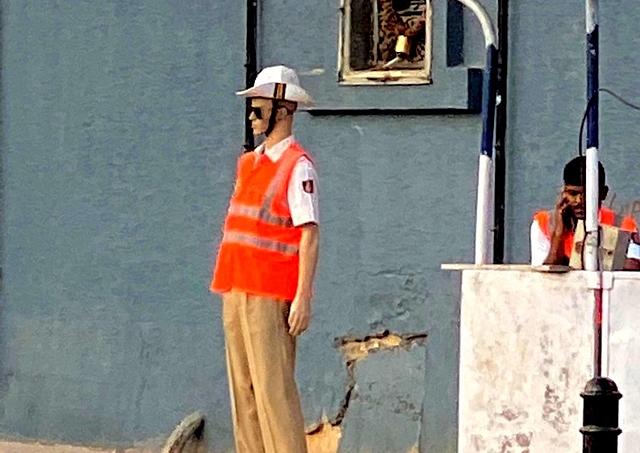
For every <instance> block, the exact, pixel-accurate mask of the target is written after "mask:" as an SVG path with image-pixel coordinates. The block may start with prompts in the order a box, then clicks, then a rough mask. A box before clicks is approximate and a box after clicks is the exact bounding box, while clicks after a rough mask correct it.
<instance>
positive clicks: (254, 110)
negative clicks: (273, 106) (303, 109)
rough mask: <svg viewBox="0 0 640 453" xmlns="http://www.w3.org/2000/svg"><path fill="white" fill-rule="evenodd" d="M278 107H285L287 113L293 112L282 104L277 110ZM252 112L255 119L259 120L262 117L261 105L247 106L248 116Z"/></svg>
mask: <svg viewBox="0 0 640 453" xmlns="http://www.w3.org/2000/svg"><path fill="white" fill-rule="evenodd" d="M280 109H285V110H286V111H287V113H288V114H289V115H291V114H293V112H292V111H291V110H289V109H288V108H286V107H284V106H280V107H278V110H280ZM252 113H253V114H254V115H255V116H256V119H259V120H261V119H263V118H262V108H261V107H254V106H250V107H249V116H251V114H252Z"/></svg>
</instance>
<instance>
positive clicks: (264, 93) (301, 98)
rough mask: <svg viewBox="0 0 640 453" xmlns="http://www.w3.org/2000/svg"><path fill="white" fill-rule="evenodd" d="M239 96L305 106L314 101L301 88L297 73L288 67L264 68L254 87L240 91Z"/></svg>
mask: <svg viewBox="0 0 640 453" xmlns="http://www.w3.org/2000/svg"><path fill="white" fill-rule="evenodd" d="M236 94H237V95H238V96H244V97H247V98H267V99H282V100H285V101H290V102H297V103H299V104H303V105H312V104H313V100H312V99H311V96H309V93H307V92H306V91H305V90H304V89H303V88H302V87H301V86H300V80H299V79H298V75H297V74H296V72H295V71H294V70H293V69H291V68H287V67H286V66H270V67H268V68H264V69H263V70H262V71H260V73H259V74H258V76H257V77H256V81H255V83H254V84H253V87H251V88H249V89H247V90H244V91H238V92H237V93H236Z"/></svg>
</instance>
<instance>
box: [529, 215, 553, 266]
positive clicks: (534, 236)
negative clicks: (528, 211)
mask: <svg viewBox="0 0 640 453" xmlns="http://www.w3.org/2000/svg"><path fill="white" fill-rule="evenodd" d="M550 249H551V241H550V240H549V239H547V237H546V236H545V235H544V233H543V232H542V230H541V229H540V225H538V222H537V221H536V220H534V221H533V223H531V265H532V266H541V265H542V264H543V263H544V260H545V259H546V258H547V255H549V250H550Z"/></svg>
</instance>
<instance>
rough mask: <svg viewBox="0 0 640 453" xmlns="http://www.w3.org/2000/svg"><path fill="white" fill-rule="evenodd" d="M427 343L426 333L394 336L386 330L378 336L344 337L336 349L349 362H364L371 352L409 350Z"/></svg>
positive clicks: (337, 342) (337, 343)
mask: <svg viewBox="0 0 640 453" xmlns="http://www.w3.org/2000/svg"><path fill="white" fill-rule="evenodd" d="M426 341H427V334H426V333H407V334H401V335H400V334H394V333H391V332H389V331H388V330H385V331H384V332H382V333H380V334H376V335H367V336H365V337H363V338H357V337H342V338H337V339H336V347H338V348H339V349H340V350H341V351H342V354H343V355H344V356H345V357H346V358H347V359H348V360H362V359H364V358H366V357H367V356H368V355H369V354H370V353H371V352H378V351H385V350H390V349H396V348H401V349H405V350H408V349H410V348H411V347H412V346H413V345H414V344H418V345H424V344H425V343H426Z"/></svg>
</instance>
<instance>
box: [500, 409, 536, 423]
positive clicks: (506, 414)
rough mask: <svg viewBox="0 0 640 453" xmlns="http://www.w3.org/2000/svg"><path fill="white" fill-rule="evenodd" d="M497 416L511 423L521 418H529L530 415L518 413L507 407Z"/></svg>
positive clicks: (523, 412)
mask: <svg viewBox="0 0 640 453" xmlns="http://www.w3.org/2000/svg"><path fill="white" fill-rule="evenodd" d="M497 415H499V416H500V417H503V418H505V419H507V421H510V422H512V421H514V420H517V419H518V418H520V417H524V418H527V417H528V416H529V414H527V413H526V412H525V411H516V410H515V409H511V408H508V407H505V408H504V410H503V411H502V412H501V413H499V414H497Z"/></svg>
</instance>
